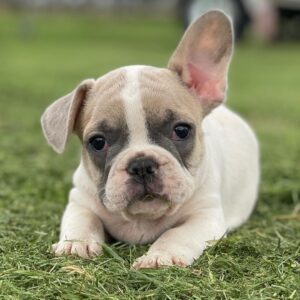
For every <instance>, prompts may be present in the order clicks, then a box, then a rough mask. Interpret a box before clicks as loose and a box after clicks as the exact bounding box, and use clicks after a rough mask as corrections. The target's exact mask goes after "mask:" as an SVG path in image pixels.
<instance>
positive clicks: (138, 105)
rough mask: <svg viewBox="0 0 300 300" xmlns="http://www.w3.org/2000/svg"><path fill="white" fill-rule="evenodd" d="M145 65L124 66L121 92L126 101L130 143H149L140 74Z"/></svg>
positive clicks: (124, 101)
mask: <svg viewBox="0 0 300 300" xmlns="http://www.w3.org/2000/svg"><path fill="white" fill-rule="evenodd" d="M143 68H145V67H144V66H131V67H126V68H124V69H125V71H126V74H125V82H126V83H125V87H124V88H123V90H122V92H121V97H122V100H123V103H124V108H125V116H126V121H127V126H128V129H129V143H130V144H135V145H139V144H145V143H148V136H147V127H146V118H145V113H144V110H143V105H142V99H141V93H140V81H139V74H140V72H141V70H142V69H143Z"/></svg>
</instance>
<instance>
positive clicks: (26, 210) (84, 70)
mask: <svg viewBox="0 0 300 300" xmlns="http://www.w3.org/2000/svg"><path fill="white" fill-rule="evenodd" d="M181 34H182V28H181V26H180V24H179V23H178V22H176V21H174V20H164V19H154V18H152V19H149V18H133V19H129V18H128V17H127V18H126V17H121V18H115V19H109V18H107V17H106V18H101V17H99V16H96V15H80V16H79V15H76V14H69V15H66V14H54V13H53V14H42V15H40V14H34V15H33V14H32V15H28V14H24V13H23V14H21V13H18V14H11V13H3V12H2V13H1V14H0V299H84V298H88V299H146V298H150V299H300V214H299V211H300V200H299V198H300V166H299V162H300V121H299V118H300V98H299V97H300V69H299V66H300V43H284V44H275V45H272V46H263V45H256V44H254V43H249V42H247V43H243V44H240V45H239V46H238V47H237V49H236V51H235V57H234V60H233V64H232V68H231V70H230V93H229V98H228V105H229V106H230V107H232V108H233V109H234V110H235V111H237V112H239V113H240V114H241V115H242V116H244V117H246V118H247V119H248V120H249V122H250V124H251V125H252V127H253V128H254V129H255V131H256V132H257V135H258V138H259V140H260V145H261V162H262V180H261V188H260V194H259V202H258V205H257V207H256V209H255V212H254V214H253V215H252V217H251V219H250V220H249V221H248V222H247V223H246V224H245V225H244V226H242V227H241V228H239V229H238V230H236V231H234V232H232V233H231V234H230V235H229V237H228V238H227V239H224V240H222V241H221V242H219V243H217V244H216V245H215V246H213V247H211V248H209V249H208V250H207V251H205V253H204V254H203V255H202V256H201V258H200V259H198V260H197V261H196V262H195V263H194V264H193V266H192V267H189V268H186V269H180V268H169V269H159V270H142V271H134V270H131V269H130V266H131V264H132V262H133V261H134V259H135V258H137V257H138V256H140V255H141V254H142V253H143V252H144V251H146V249H147V247H146V246H142V247H135V246H128V245H125V244H120V243H118V244H114V245H109V246H108V245H107V246H105V249H104V254H103V255H102V256H101V257H97V258H95V259H93V260H89V261H87V260H82V259H79V258H73V257H71V258H64V257H53V255H52V253H51V251H50V249H51V244H52V243H53V242H55V241H57V239H58V234H59V224H60V218H61V215H62V212H63V209H64V207H65V205H66V202H67V194H68V190H69V189H70V186H71V176H72V172H73V171H74V169H75V167H76V165H77V163H78V161H79V148H78V141H77V140H76V139H75V138H73V139H72V141H71V142H70V144H69V145H68V147H67V151H66V152H65V153H64V154H63V155H61V156H59V155H56V154H55V153H54V152H53V151H52V150H51V149H50V147H48V146H47V144H46V141H45V140H44V138H43V136H42V133H41V129H40V124H39V118H40V115H41V113H42V112H43V110H44V109H45V107H46V106H47V105H48V104H49V103H51V102H52V101H53V100H54V99H56V98H58V97H60V96H62V95H64V94H66V93H68V92H69V91H71V90H72V89H73V88H74V87H75V85H76V84H77V83H79V82H80V81H81V80H82V79H84V78H88V77H98V76H100V75H101V74H104V73H105V72H107V71H108V70H111V69H113V68H116V67H118V66H122V65H129V64H151V65H155V66H164V65H165V64H166V62H167V60H168V57H169V56H170V54H171V52H172V51H173V49H174V48H175V46H176V43H177V42H178V39H179V38H180V36H181Z"/></svg>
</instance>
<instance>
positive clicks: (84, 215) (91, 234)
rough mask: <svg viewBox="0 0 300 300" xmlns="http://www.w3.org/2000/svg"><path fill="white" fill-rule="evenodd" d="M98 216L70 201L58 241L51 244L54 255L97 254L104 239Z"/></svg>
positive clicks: (90, 255) (86, 255)
mask: <svg viewBox="0 0 300 300" xmlns="http://www.w3.org/2000/svg"><path fill="white" fill-rule="evenodd" d="M104 237H105V236H104V229H103V224H102V222H101V220H100V218H99V217H98V216H97V215H96V214H94V213H93V212H92V211H91V210H89V209H88V208H85V207H83V206H81V205H79V204H77V203H75V202H72V201H70V203H69V204H68V206H67V208H66V210H65V212H64V215H63V219H62V224H61V234H60V241H59V242H58V243H56V244H54V245H53V246H52V248H53V251H54V253H55V255H57V256H60V255H78V256H80V257H83V258H90V257H93V256H96V255H99V254H100V253H101V250H102V246H101V244H102V243H103V241H104Z"/></svg>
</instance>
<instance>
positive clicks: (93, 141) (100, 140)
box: [89, 135, 107, 151]
mask: <svg viewBox="0 0 300 300" xmlns="http://www.w3.org/2000/svg"><path fill="white" fill-rule="evenodd" d="M89 144H90V145H91V146H92V148H93V150H95V151H101V150H103V149H104V148H105V147H106V145H107V143H106V140H105V137H103V136H101V135H98V136H94V137H92V138H90V140H89Z"/></svg>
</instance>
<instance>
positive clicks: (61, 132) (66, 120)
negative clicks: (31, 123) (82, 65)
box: [41, 79, 95, 153]
mask: <svg viewBox="0 0 300 300" xmlns="http://www.w3.org/2000/svg"><path fill="white" fill-rule="evenodd" d="M94 83H95V80H94V79H87V80H84V81H83V82H82V83H80V84H79V85H78V86H77V87H76V89H75V90H74V91H72V92H71V93H70V94H68V95H66V96H63V97H62V98H59V99H58V100H56V101H55V102H54V103H52V104H51V105H50V106H49V107H48V108H47V109H46V111H45V112H44V113H43V115H42V118H41V123H42V128H43V132H44V135H45V137H46V139H47V141H48V143H49V144H50V145H51V146H52V148H53V149H54V150H55V151H56V152H58V153H62V152H63V151H64V149H65V145H66V142H67V139H68V137H69V135H70V134H71V133H72V131H73V129H74V125H75V121H76V118H77V116H78V114H79V112H80V108H81V106H82V104H83V102H84V100H85V99H86V97H87V93H88V91H89V90H90V89H91V88H92V86H93V85H94Z"/></svg>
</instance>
